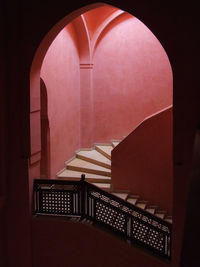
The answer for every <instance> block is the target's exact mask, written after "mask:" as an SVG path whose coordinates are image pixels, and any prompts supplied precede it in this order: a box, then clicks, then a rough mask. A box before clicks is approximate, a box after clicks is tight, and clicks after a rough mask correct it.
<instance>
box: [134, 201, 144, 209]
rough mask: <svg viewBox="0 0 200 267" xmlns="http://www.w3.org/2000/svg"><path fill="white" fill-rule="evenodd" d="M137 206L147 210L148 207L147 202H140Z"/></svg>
mask: <svg viewBox="0 0 200 267" xmlns="http://www.w3.org/2000/svg"><path fill="white" fill-rule="evenodd" d="M135 205H136V206H137V207H139V208H141V209H145V208H146V206H147V201H143V200H140V201H138V202H137V203H136V204H135Z"/></svg>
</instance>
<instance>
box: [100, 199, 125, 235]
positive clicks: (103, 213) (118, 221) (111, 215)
mask: <svg viewBox="0 0 200 267" xmlns="http://www.w3.org/2000/svg"><path fill="white" fill-rule="evenodd" d="M96 219H97V220H99V221H101V222H103V223H105V224H108V225H110V226H112V227H113V228H115V229H117V230H119V231H121V232H123V233H124V232H125V216H124V215H123V214H121V213H120V212H118V211H116V210H114V209H112V208H111V206H110V207H109V206H107V205H104V204H102V203H100V202H97V203H96Z"/></svg>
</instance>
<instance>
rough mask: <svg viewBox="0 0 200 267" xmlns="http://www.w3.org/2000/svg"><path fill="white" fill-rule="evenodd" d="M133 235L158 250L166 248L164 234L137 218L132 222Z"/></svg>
mask: <svg viewBox="0 0 200 267" xmlns="http://www.w3.org/2000/svg"><path fill="white" fill-rule="evenodd" d="M132 227H133V228H132V229H133V237H134V238H135V239H137V240H139V241H141V242H143V243H144V244H147V245H149V246H151V247H153V248H154V249H156V250H159V251H163V250H164V234H162V233H161V232H158V231H156V230H154V229H153V228H150V227H149V226H148V225H146V224H143V223H141V222H139V221H137V220H133V224H132Z"/></svg>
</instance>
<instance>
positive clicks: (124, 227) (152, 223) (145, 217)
mask: <svg viewBox="0 0 200 267" xmlns="http://www.w3.org/2000/svg"><path fill="white" fill-rule="evenodd" d="M34 203H35V210H34V213H35V214H48V215H62V216H70V217H73V216H80V218H81V219H85V218H86V219H89V220H91V221H92V222H93V223H95V224H100V225H102V226H103V227H106V228H107V229H109V230H111V231H112V232H115V233H117V234H119V235H121V236H122V237H124V238H125V239H127V240H129V241H130V242H131V243H132V244H133V245H134V244H135V245H138V246H140V247H143V248H146V249H147V250H149V251H151V252H153V253H155V254H156V255H158V256H161V257H162V258H165V259H168V260H169V259H170V258H171V231H172V225H171V224H170V223H168V222H166V221H164V220H162V219H161V218H158V217H156V216H155V215H153V214H151V213H149V212H147V211H145V210H143V209H141V208H139V207H137V206H135V205H133V204H131V203H128V202H127V201H125V200H123V199H121V198H119V197H117V196H115V195H112V194H110V193H109V192H106V191H104V190H102V189H100V188H98V187H97V186H95V185H93V184H90V183H88V182H86V181H85V179H84V176H82V178H81V180H80V181H66V180H52V179H49V180H47V179H45V180H42V179H36V180H35V181H34Z"/></svg>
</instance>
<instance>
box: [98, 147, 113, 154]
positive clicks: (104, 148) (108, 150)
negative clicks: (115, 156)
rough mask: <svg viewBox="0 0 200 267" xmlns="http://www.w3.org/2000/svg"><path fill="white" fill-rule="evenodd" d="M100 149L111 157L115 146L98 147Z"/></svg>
mask: <svg viewBox="0 0 200 267" xmlns="http://www.w3.org/2000/svg"><path fill="white" fill-rule="evenodd" d="M96 147H98V148H99V149H101V150H103V151H104V152H105V153H106V154H108V155H109V156H111V151H112V150H113V146H111V145H96Z"/></svg>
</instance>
